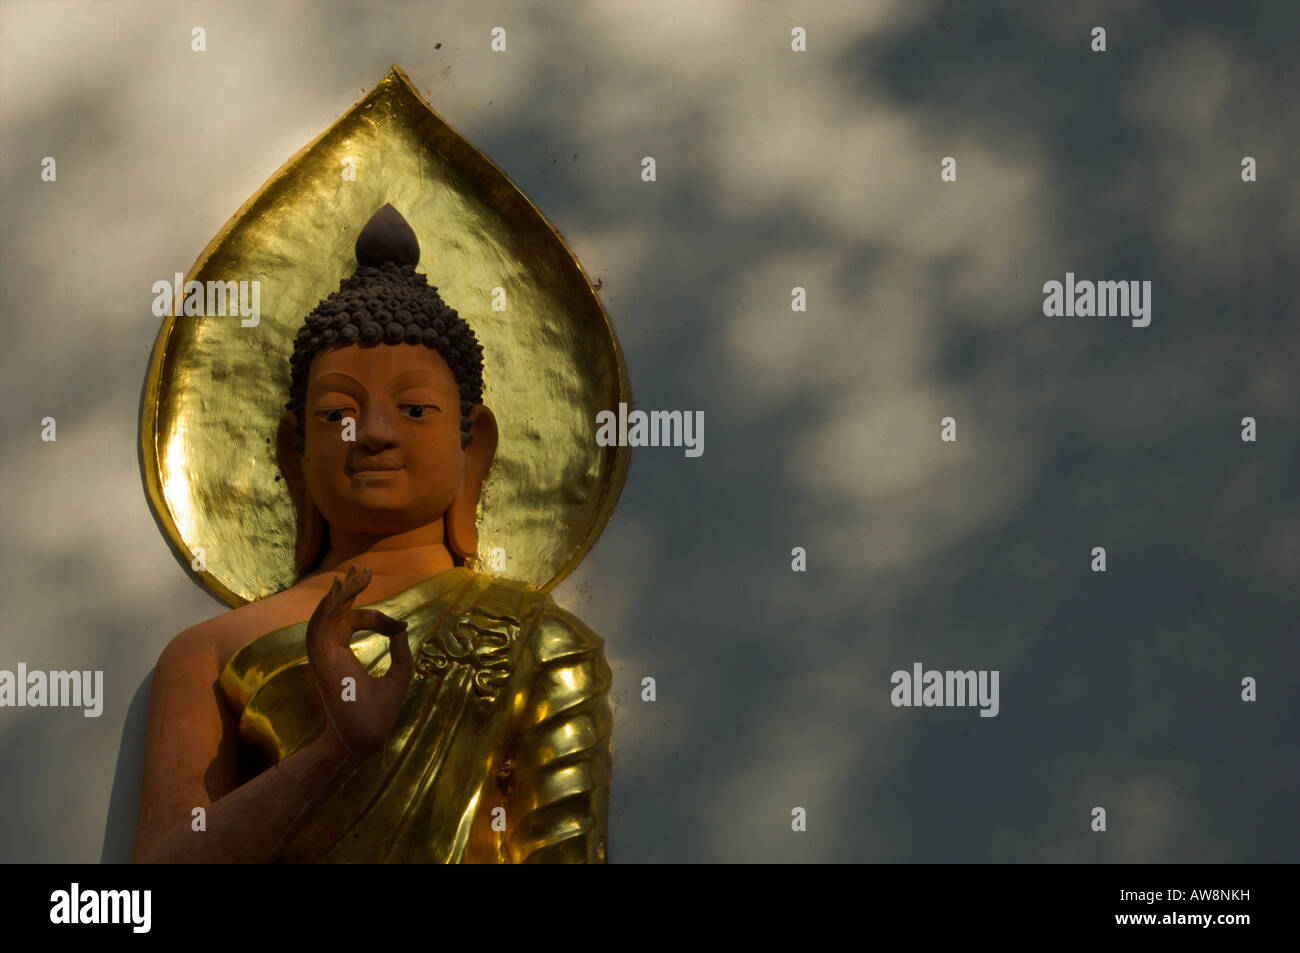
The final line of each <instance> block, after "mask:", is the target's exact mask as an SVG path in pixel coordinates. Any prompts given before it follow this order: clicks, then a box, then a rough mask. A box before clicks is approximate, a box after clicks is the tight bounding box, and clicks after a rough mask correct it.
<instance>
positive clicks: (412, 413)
mask: <svg viewBox="0 0 1300 953" xmlns="http://www.w3.org/2000/svg"><path fill="white" fill-rule="evenodd" d="M435 409H436V408H435V407H434V405H433V404H408V405H407V406H406V416H408V417H412V418H414V419H415V420H419V419H420V418H421V417H427V416H429V413H428V412H429V411H430V410H435Z"/></svg>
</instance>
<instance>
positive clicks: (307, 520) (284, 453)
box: [275, 413, 326, 577]
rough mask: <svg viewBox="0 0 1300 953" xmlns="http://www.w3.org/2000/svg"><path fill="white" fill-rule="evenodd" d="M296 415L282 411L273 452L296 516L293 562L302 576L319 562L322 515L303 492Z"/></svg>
mask: <svg viewBox="0 0 1300 953" xmlns="http://www.w3.org/2000/svg"><path fill="white" fill-rule="evenodd" d="M297 428H298V418H297V417H296V416H294V414H292V413H285V415H284V416H283V417H281V418H280V427H279V429H278V430H277V431H276V435H275V449H276V455H277V457H278V460H279V463H280V472H281V473H282V474H284V483H285V486H287V487H288V489H289V496H290V497H292V498H293V509H294V512H295V513H296V514H297V515H298V533H297V538H296V540H295V542H294V547H293V565H294V569H295V570H296V571H297V574H298V576H299V577H301V576H303V575H305V574H306V573H307V571H308V570H310V569H312V568H313V567H314V566H315V565H316V563H318V562H319V561H320V558H321V554H322V553H323V552H324V549H325V534H326V525H325V517H323V516H321V512H320V510H318V509H316V504H315V503H313V502H312V500H311V496H310V494H308V492H307V480H306V479H305V478H304V476H303V472H302V458H301V457H300V456H299V455H298V429H297Z"/></svg>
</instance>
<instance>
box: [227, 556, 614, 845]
mask: <svg viewBox="0 0 1300 953" xmlns="http://www.w3.org/2000/svg"><path fill="white" fill-rule="evenodd" d="M367 608H374V609H379V610H380V611H381V612H384V613H385V614H387V615H390V616H392V617H394V618H396V619H405V620H406V621H407V631H406V638H407V639H408V640H409V643H410V646H411V655H412V658H413V661H414V672H413V674H412V678H411V685H410V688H409V689H408V691H407V694H406V699H405V701H404V702H403V705H402V708H401V713H400V715H399V717H398V721H397V725H396V727H395V729H394V731H393V734H392V736H391V737H390V739H389V740H388V742H387V744H386V745H385V746H384V748H383V749H382V750H381V751H379V752H378V753H376V754H375V755H374V756H372V757H371V758H369V759H368V760H367V761H365V762H364V763H362V764H361V765H360V766H359V767H357V768H356V769H355V770H354V771H353V772H352V773H351V774H349V775H347V776H346V777H343V778H341V779H339V781H338V782H337V783H336V785H335V786H334V787H333V789H332V790H330V791H328V792H327V793H326V795H325V798H324V800H323V802H321V804H320V805H319V807H318V808H317V809H316V810H315V811H314V812H313V813H312V814H311V816H310V817H309V818H308V820H307V821H306V822H305V824H304V825H303V826H302V827H301V828H300V829H299V830H298V831H296V833H295V834H294V835H293V837H292V838H291V840H290V841H289V843H288V844H287V846H286V848H285V850H284V851H283V852H282V854H281V859H282V860H284V861H288V862H309V863H310V862H320V863H331V862H335V863H338V862H341V863H459V862H487V863H527V862H551V861H560V862H575V863H583V862H587V863H600V862H604V861H605V859H606V856H605V854H606V848H605V824H606V812H607V807H608V797H609V777H610V741H609V739H610V727H611V716H610V709H609V703H608V692H609V687H610V681H611V678H610V671H609V666H608V664H607V663H606V661H605V657H604V653H603V646H604V640H603V639H601V638H600V636H598V635H596V633H594V632H592V631H591V630H590V629H589V628H587V627H586V626H585V625H584V624H583V623H582V622H581V621H580V620H578V619H577V618H576V617H575V616H573V615H572V614H571V613H569V612H566V611H564V610H563V609H560V608H559V607H557V606H556V605H555V603H554V602H553V601H552V599H551V597H550V596H549V595H547V594H545V593H542V592H539V591H537V590H535V589H532V588H531V587H529V586H526V585H524V584H522V583H517V582H511V581H508V580H502V579H495V578H493V577H490V576H485V575H479V574H476V573H473V572H471V571H470V570H468V569H461V568H458V569H452V570H448V571H447V572H444V573H440V574H439V575H437V576H434V577H432V578H430V579H427V580H425V581H424V582H421V583H419V584H418V585H415V586H412V587H411V588H409V589H407V590H405V591H403V592H400V593H398V594H396V595H394V596H391V597H389V598H387V599H384V600H382V601H380V602H376V603H372V604H371V605H369V606H368V607H367ZM306 630H307V623H306V622H300V623H297V624H295V625H291V626H285V627H284V628H280V629H276V630H275V631H273V632H268V633H267V634H265V635H263V636H261V637H259V638H257V639H254V640H253V641H252V642H250V643H248V644H247V645H245V646H244V647H243V648H241V649H240V650H239V651H238V652H236V653H235V655H234V656H233V657H232V658H231V659H230V661H229V662H228V663H227V665H226V667H225V669H224V670H223V671H222V673H221V679H220V683H219V684H220V689H221V691H222V693H223V695H224V696H225V699H226V701H227V703H228V704H229V705H230V706H231V708H232V710H233V711H234V712H235V713H236V714H237V716H238V718H239V741H240V747H241V755H243V756H244V757H245V758H251V759H252V760H253V762H254V763H255V765H256V767H255V769H256V768H261V767H264V766H265V767H269V766H271V765H274V764H277V763H279V762H280V761H283V760H284V759H285V758H287V757H289V755H291V754H292V753H293V752H294V751H296V750H298V749H299V748H300V747H302V746H303V745H305V744H306V743H307V742H308V741H310V740H311V739H312V738H313V737H315V736H316V734H317V732H319V731H320V730H322V726H325V728H326V730H329V729H328V726H326V725H325V717H324V709H323V707H322V705H321V701H320V696H319V693H318V690H317V688H316V685H315V682H314V681H313V679H312V674H311V671H310V669H309V667H308V664H307V652H306V642H305V636H306ZM352 650H353V652H354V654H355V655H356V656H357V658H358V659H359V660H360V661H361V663H362V665H363V666H364V667H365V668H366V670H367V671H368V672H369V674H370V675H372V676H379V675H382V674H383V673H384V672H386V671H387V670H388V664H389V655H388V642H387V639H386V638H385V637H383V636H381V635H379V634H377V633H367V632H358V633H357V635H356V637H354V639H353V641H352ZM259 762H260V763H259ZM501 828H504V829H501Z"/></svg>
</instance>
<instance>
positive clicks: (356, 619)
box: [343, 609, 406, 636]
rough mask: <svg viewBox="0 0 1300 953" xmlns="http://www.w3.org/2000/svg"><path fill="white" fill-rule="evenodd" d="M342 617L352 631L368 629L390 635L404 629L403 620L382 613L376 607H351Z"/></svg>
mask: <svg viewBox="0 0 1300 953" xmlns="http://www.w3.org/2000/svg"><path fill="white" fill-rule="evenodd" d="M343 619H344V621H345V622H347V623H348V625H350V626H352V630H353V631H354V632H355V631H356V630H358V629H369V630H370V631H371V632H379V633H381V634H383V635H388V636H391V635H393V633H395V632H405V631H406V623H405V622H404V621H402V620H401V619H394V618H393V617H392V616H389V615H384V613H382V612H380V611H379V610H378V609H351V610H349V611H348V613H347V615H345V616H344V617H343Z"/></svg>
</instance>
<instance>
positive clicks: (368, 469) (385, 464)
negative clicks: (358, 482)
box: [346, 460, 402, 476]
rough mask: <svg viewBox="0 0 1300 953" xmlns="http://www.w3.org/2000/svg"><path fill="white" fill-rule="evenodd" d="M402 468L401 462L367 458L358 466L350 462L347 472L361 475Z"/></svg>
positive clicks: (389, 471)
mask: <svg viewBox="0 0 1300 953" xmlns="http://www.w3.org/2000/svg"><path fill="white" fill-rule="evenodd" d="M400 469H402V465H401V464H400V463H392V462H391V461H387V460H366V461H364V462H363V463H362V464H361V466H358V467H354V466H352V464H348V465H347V467H346V472H347V475H348V476H360V475H364V474H367V473H391V472H393V471H396V470H400Z"/></svg>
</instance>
